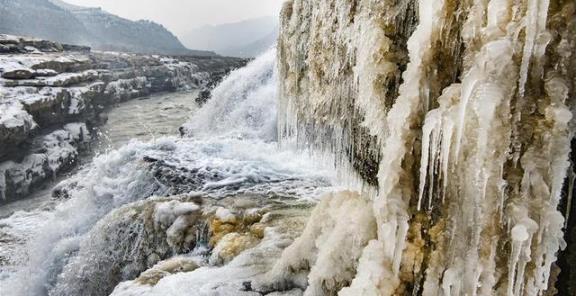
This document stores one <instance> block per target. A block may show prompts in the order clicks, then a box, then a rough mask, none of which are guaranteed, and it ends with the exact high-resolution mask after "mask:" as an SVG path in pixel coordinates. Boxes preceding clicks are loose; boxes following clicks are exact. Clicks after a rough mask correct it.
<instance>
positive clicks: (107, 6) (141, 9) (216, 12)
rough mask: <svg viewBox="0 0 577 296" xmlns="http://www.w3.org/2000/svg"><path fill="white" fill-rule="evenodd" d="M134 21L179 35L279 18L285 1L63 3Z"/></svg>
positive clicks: (70, 0)
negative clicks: (197, 29) (149, 22)
mask: <svg viewBox="0 0 577 296" xmlns="http://www.w3.org/2000/svg"><path fill="white" fill-rule="evenodd" d="M64 1H65V2H68V3H71V4H76V5H82V6H89V7H102V9H104V10H106V11H108V12H110V13H113V14H116V15H118V16H121V17H124V18H127V19H131V20H138V19H149V20H153V21H155V22H157V23H160V24H162V25H164V26H165V27H167V28H168V29H169V30H171V31H172V32H173V33H175V34H177V35H179V34H182V33H184V32H187V31H189V30H190V29H192V28H195V27H199V26H202V25H206V24H212V25H214V24H223V23H231V22H236V21H240V20H244V19H249V18H255V17H261V16H271V15H274V16H276V15H278V12H279V11H280V8H281V6H282V3H283V2H284V0H64Z"/></svg>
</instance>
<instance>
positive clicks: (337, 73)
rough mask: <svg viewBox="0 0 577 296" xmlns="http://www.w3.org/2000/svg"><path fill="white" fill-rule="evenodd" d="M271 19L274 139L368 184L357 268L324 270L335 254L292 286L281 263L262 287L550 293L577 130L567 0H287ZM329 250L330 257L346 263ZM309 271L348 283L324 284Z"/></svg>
mask: <svg viewBox="0 0 577 296" xmlns="http://www.w3.org/2000/svg"><path fill="white" fill-rule="evenodd" d="M281 20H282V21H281V23H282V25H281V33H280V38H279V45H278V51H279V53H278V64H279V70H280V73H279V82H280V106H281V108H280V110H279V135H280V137H281V138H282V139H281V140H283V141H285V142H288V143H294V141H295V140H294V139H295V138H296V142H297V143H296V144H297V146H298V147H313V148H314V149H318V150H321V151H325V152H326V153H329V154H335V155H336V157H337V161H336V162H335V163H336V166H337V168H339V169H340V170H343V171H346V172H347V173H345V175H357V176H358V175H360V177H361V178H362V180H363V181H364V182H365V187H364V188H365V189H366V188H374V190H370V189H369V190H363V191H362V192H361V194H362V195H363V196H364V198H366V199H368V200H371V201H372V210H373V213H372V215H373V217H374V219H375V223H376V228H377V230H376V232H375V236H376V239H375V240H372V241H370V242H365V243H363V244H362V245H359V248H361V249H362V248H364V250H363V251H362V256H361V257H360V258H359V259H358V260H357V261H356V263H355V264H353V265H352V269H355V270H356V275H355V276H352V277H343V276H342V274H338V273H334V271H335V270H334V269H327V270H324V273H323V274H319V272H318V271H319V270H322V269H323V267H324V266H327V265H329V266H330V264H336V263H335V262H331V263H325V262H322V263H321V262H319V261H317V262H316V263H314V262H313V263H312V266H310V269H309V268H308V267H307V270H308V272H309V273H308V276H301V277H300V281H295V282H294V283H293V284H292V286H291V285H290V284H289V285H286V282H287V280H286V279H282V278H279V276H278V272H276V271H275V270H276V269H274V270H273V271H272V272H271V273H270V279H269V282H268V283H264V284H263V286H265V287H267V286H275V285H276V286H279V285H280V286H283V285H284V286H283V287H284V288H290V287H295V286H297V287H301V288H303V289H305V295H323V294H336V293H337V292H338V293H339V294H340V295H361V294H362V295H399V294H405V293H407V294H411V293H412V294H413V295H414V294H415V293H417V294H422V295H541V294H543V293H544V292H545V291H547V290H548V289H554V288H552V287H550V283H554V282H555V279H554V278H553V279H551V278H550V276H554V273H551V269H552V268H555V267H554V266H553V264H554V262H555V260H556V256H557V253H558V252H559V251H560V250H562V249H564V248H565V242H564V240H563V226H564V225H563V221H564V218H563V215H562V214H561V212H560V211H558V209H557V207H558V205H559V202H560V199H561V193H562V190H563V184H564V180H565V176H566V174H567V171H568V169H569V164H570V163H569V158H568V155H569V152H570V140H571V137H572V135H573V131H574V119H573V118H574V95H575V67H574V65H575V64H574V59H575V37H574V36H575V5H574V2H570V1H568V2H565V1H561V2H555V3H553V2H551V3H549V1H520V2H510V1H497V0H493V1H450V0H445V1H345V0H342V1H341V0H336V1H309V0H292V1H288V2H286V3H285V5H284V7H283V10H282V12H281ZM376 167H378V169H375V168H376ZM569 182H572V181H569ZM319 207H323V204H322V203H321V204H319ZM315 221H316V220H315V217H313V218H312V219H311V222H310V223H312V224H314V223H318V222H315ZM309 227H310V225H309ZM307 235H309V234H308V233H307V232H306V231H305V233H304V234H303V237H305V236H307ZM303 237H301V238H303ZM320 239H323V234H321V233H318V234H317V235H316V236H312V237H309V238H308V240H313V241H314V240H320ZM345 241H346V240H345V239H343V241H342V242H340V243H341V244H342V243H345ZM296 242H299V240H297V241H296ZM295 244H297V243H295ZM291 248H293V247H292V246H291V247H289V248H288V249H287V250H290V249H291ZM340 251H341V253H337V254H332V255H330V256H331V257H332V258H333V260H334V261H336V262H342V264H344V265H346V264H348V263H347V261H342V259H341V258H343V257H344V254H346V252H347V248H342V249H340ZM327 252H331V251H327ZM309 253H310V254H314V252H312V251H310V252H309ZM316 256H317V257H318V258H322V257H323V256H328V254H323V253H322V252H321V253H319V254H318V255H316ZM292 257H293V258H294V256H292ZM283 260H290V258H285V257H282V259H281V260H280V261H279V264H281V265H283V264H284V265H283V266H284V268H287V267H290V266H292V265H291V264H289V263H283ZM291 270H294V268H293V269H291ZM304 277H306V279H305V278H304ZM319 277H321V278H324V283H325V285H331V286H339V285H341V286H348V285H350V287H346V288H344V289H342V290H340V291H332V290H327V287H324V289H325V290H319V289H318V288H317V287H316V281H317V279H318V278H319Z"/></svg>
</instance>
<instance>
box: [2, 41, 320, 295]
mask: <svg viewBox="0 0 577 296" xmlns="http://www.w3.org/2000/svg"><path fill="white" fill-rule="evenodd" d="M275 56H276V55H275V51H274V50H270V51H268V52H267V53H266V54H264V55H263V56H262V57H260V58H258V59H256V60H255V61H253V62H251V63H250V64H249V65H248V66H247V67H245V68H243V69H239V70H237V71H234V72H232V73H231V74H230V75H229V76H228V77H227V78H226V79H225V80H224V81H223V82H222V83H221V84H220V85H219V86H218V87H217V88H216V89H215V90H214V91H213V94H212V97H213V99H212V100H211V101H210V102H208V103H207V104H206V105H205V106H204V107H203V108H202V109H200V110H199V111H198V112H197V113H195V115H194V116H193V118H192V119H191V120H190V122H189V123H187V124H186V125H185V127H184V128H185V130H186V131H187V133H188V134H189V135H190V137H184V138H175V137H168V138H159V139H155V140H154V141H152V142H149V143H141V142H138V141H133V142H131V143H129V144H126V145H125V146H123V147H121V148H120V149H118V150H114V151H111V152H109V153H107V154H105V155H101V156H98V157H96V158H95V160H94V161H93V163H92V164H91V165H89V166H87V168H85V169H83V170H81V171H80V172H79V173H78V174H77V175H75V176H73V177H72V178H70V179H68V180H65V181H64V182H62V183H61V184H59V185H58V186H57V188H58V189H57V191H58V192H59V194H60V195H62V196H65V197H66V198H67V200H64V201H62V202H60V203H59V204H58V205H56V207H55V209H54V210H53V211H47V212H43V213H42V215H40V216H36V217H41V218H39V219H38V220H40V221H35V223H37V225H36V227H35V229H27V231H29V233H28V234H27V237H28V242H27V243H26V244H25V245H24V246H25V249H26V250H25V251H26V252H25V253H26V254H25V255H23V256H20V257H19V258H16V259H15V260H16V261H17V264H16V266H15V267H14V270H13V271H10V272H8V273H7V275H6V278H4V279H2V282H1V285H0V286H1V288H0V289H1V293H0V294H2V295H107V294H108V293H110V292H111V290H112V289H113V288H114V286H115V285H116V284H117V283H118V282H120V281H122V280H130V279H134V278H135V277H136V276H138V275H139V273H140V272H142V271H144V270H146V269H147V268H149V267H151V266H152V265H154V264H155V263H157V262H158V261H159V260H162V259H165V258H168V257H171V256H174V255H178V254H185V253H187V252H191V251H192V250H189V249H188V248H186V247H184V244H188V245H192V246H194V245H195V243H194V242H191V241H189V238H187V236H186V235H185V236H183V235H184V233H182V230H179V229H184V228H182V227H188V226H187V225H189V224H186V223H188V222H186V223H185V222H184V221H188V220H186V219H185V220H182V219H184V218H178V217H180V216H181V215H189V214H190V213H194V210H193V208H194V207H197V206H196V205H194V204H191V207H192V208H191V210H190V211H192V212H189V210H186V209H187V208H186V207H184V208H183V205H186V204H187V203H194V202H197V203H198V202H200V204H199V205H202V204H204V206H206V207H208V205H207V203H212V202H210V201H207V200H205V201H204V202H202V201H198V200H197V199H195V196H202V197H203V198H209V199H208V200H210V199H212V200H214V201H215V202H217V201H218V200H219V199H223V198H226V197H229V196H240V195H242V196H260V198H261V199H263V200H265V201H266V199H268V198H279V197H280V198H288V199H291V198H294V197H298V198H305V199H306V198H310V199H314V198H316V196H318V194H319V193H320V192H322V191H325V190H326V188H327V186H329V184H330V183H329V180H330V174H329V173H328V172H326V171H322V170H319V169H318V168H315V167H314V166H312V164H313V162H312V161H311V160H310V159H309V158H308V157H307V156H306V155H300V154H295V153H293V152H291V151H282V150H279V149H278V145H277V143H276V142H275V136H276V111H275V110H276V89H277V88H276V75H275V74H274V73H275V72H276V71H274V64H275ZM151 196H157V197H151ZM161 197H163V198H161ZM171 200H173V201H174V202H175V203H176V204H175V208H174V209H173V210H165V211H168V212H169V213H170V211H174V213H176V214H171V215H176V216H174V218H171V219H170V220H168V222H162V223H164V224H162V223H161V222H158V221H164V220H166V218H162V219H164V220H162V219H161V218H155V217H156V216H158V214H156V212H157V211H160V209H161V208H162V206H161V204H163V203H166V202H168V201H171ZM178 209H185V210H178ZM204 211H207V210H206V209H205V210H204ZM151 213H153V214H151ZM155 215H156V216H155ZM190 215H192V214H190ZM203 215H205V214H203ZM22 216H25V215H24V213H22V212H19V213H16V214H15V215H14V216H13V217H10V218H7V219H5V220H4V221H3V222H4V223H5V224H6V225H10V224H16V223H12V221H17V219H19V217H22ZM159 217H160V216H159ZM203 217H204V216H203ZM207 217H209V216H207ZM159 219H160V220H159ZM187 219H192V218H187ZM199 219H200V218H199ZM203 219H205V220H206V221H210V219H212V218H203ZM207 219H208V220H207ZM201 220H202V219H200V220H199V222H195V223H196V224H194V225H203V223H206V222H202V221H205V220H202V221H201ZM158 223H161V224H158ZM166 223H168V224H166ZM183 223H184V224H183ZM165 224H166V225H165ZM171 224H172V226H171ZM155 225H156V226H155ZM163 225H164V226H163ZM178 225H181V226H178ZM190 225H193V224H190ZM14 226H15V227H16V229H13V231H17V225H14ZM168 226H170V227H168ZM179 227H180V228H179ZM198 227H200V228H198V229H201V226H198ZM199 231H200V230H199ZM185 232H186V231H185ZM197 236H198V237H203V235H201V234H197V235H195V237H197ZM204 240H206V239H202V240H200V241H204ZM193 241H194V239H193ZM197 247H200V245H198V246H197ZM150 254H156V255H154V256H152V257H151V255H150ZM18 260H20V261H18ZM186 262H188V261H186Z"/></svg>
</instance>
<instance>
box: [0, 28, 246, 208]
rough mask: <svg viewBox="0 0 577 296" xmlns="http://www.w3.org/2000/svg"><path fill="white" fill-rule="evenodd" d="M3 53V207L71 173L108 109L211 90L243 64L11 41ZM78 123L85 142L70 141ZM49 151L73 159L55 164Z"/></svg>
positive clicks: (3, 43)
mask: <svg viewBox="0 0 577 296" xmlns="http://www.w3.org/2000/svg"><path fill="white" fill-rule="evenodd" d="M0 49H1V50H0V51H1V52H2V54H0V77H1V78H0V168H1V169H0V203H2V202H5V201H7V200H12V199H15V198H19V197H21V196H24V195H26V194H27V193H28V191H29V189H30V188H31V186H34V185H37V184H39V183H41V182H42V181H43V180H45V179H47V178H49V177H53V176H54V175H55V174H56V173H58V172H59V171H61V170H62V169H63V168H66V167H69V165H68V164H70V163H73V162H74V161H75V159H76V157H77V155H78V151H76V150H77V149H78V148H81V147H80V146H79V145H78V144H79V143H80V142H87V141H89V140H90V137H91V136H90V134H91V132H90V131H91V128H92V127H94V126H96V125H98V124H100V123H102V121H103V119H102V118H101V116H100V114H101V112H102V111H103V110H105V108H107V107H108V106H112V105H114V104H116V103H118V102H121V101H125V100H129V99H132V98H136V97H141V96H146V95H149V94H152V93H157V92H167V91H168V92H170V91H177V90H186V89H206V88H208V87H209V85H211V84H213V80H215V79H219V77H222V75H223V73H227V72H228V71H230V70H231V69H233V68H236V67H238V66H241V65H243V64H244V62H245V61H244V60H242V59H235V58H225V57H219V56H213V57H190V56H189V57H182V59H179V58H178V57H168V56H166V57H161V56H148V55H136V54H126V53H114V52H91V51H90V49H89V48H86V47H78V46H69V45H63V44H60V43H56V42H51V41H46V40H37V39H28V38H22V37H16V36H10V35H0ZM73 122H76V123H77V124H80V125H82V126H83V129H82V131H83V132H82V133H80V134H81V135H82V137H80V138H79V136H78V135H79V133H78V132H77V131H76V132H73V133H72V134H73V135H65V134H66V133H69V132H70V131H69V130H68V129H67V128H66V124H68V123H73ZM54 132H57V133H58V135H57V136H51V135H52V133H54ZM47 138H50V141H48V140H47ZM48 142H50V144H48ZM55 142H57V143H56V144H55ZM46 145H49V146H50V147H56V146H66V147H68V146H70V147H69V148H70V149H73V150H74V152H70V153H68V154H67V155H66V156H63V157H57V159H53V158H54V157H55V155H54V153H52V152H50V149H48V148H46ZM51 149H52V148H51ZM53 149H56V148H53ZM54 162H59V164H58V165H56V166H55V165H54V164H53V163H54ZM65 164H67V165H65Z"/></svg>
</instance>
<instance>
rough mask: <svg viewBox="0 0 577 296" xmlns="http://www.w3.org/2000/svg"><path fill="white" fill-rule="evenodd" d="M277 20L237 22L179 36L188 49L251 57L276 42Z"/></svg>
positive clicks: (256, 19)
mask: <svg viewBox="0 0 577 296" xmlns="http://www.w3.org/2000/svg"><path fill="white" fill-rule="evenodd" d="M277 36H278V20H277V18H276V17H272V16H268V17H261V18H255V19H249V20H244V21H240V22H236V23H229V24H222V25H213V26H208V25H207V26H202V27H199V28H196V29H194V30H192V31H190V32H189V33H187V34H184V35H182V36H181V40H182V42H183V43H184V44H185V45H186V46H188V47H190V48H196V49H203V50H212V51H215V52H216V53H218V54H222V55H229V56H238V57H254V56H256V55H258V54H259V53H261V52H262V51H264V50H266V49H267V48H268V47H270V46H271V45H272V44H274V42H275V41H276V37H277Z"/></svg>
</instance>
